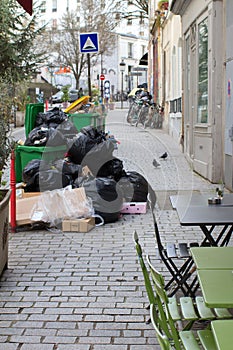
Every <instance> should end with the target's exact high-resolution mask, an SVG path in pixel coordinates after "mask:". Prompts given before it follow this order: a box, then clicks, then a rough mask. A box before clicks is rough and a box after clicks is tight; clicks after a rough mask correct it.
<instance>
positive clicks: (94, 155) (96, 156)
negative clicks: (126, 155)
mask: <svg viewBox="0 0 233 350" xmlns="http://www.w3.org/2000/svg"><path fill="white" fill-rule="evenodd" d="M113 151H114V144H113V142H112V141H109V140H107V141H104V142H102V143H99V144H96V145H94V146H93V147H92V148H91V150H90V151H89V152H87V153H86V155H85V157H84V158H83V159H82V166H88V168H89V169H90V170H91V172H92V174H93V175H94V176H96V175H97V173H98V172H99V170H100V168H101V167H103V165H104V164H105V163H106V162H108V161H109V160H111V159H112V158H113Z"/></svg>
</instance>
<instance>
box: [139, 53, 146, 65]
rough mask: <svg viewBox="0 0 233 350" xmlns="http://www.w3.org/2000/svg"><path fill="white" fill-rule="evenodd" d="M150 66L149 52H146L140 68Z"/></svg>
mask: <svg viewBox="0 0 233 350" xmlns="http://www.w3.org/2000/svg"><path fill="white" fill-rule="evenodd" d="M147 65H148V52H146V53H145V54H144V55H143V56H142V58H141V59H140V61H139V66H147Z"/></svg>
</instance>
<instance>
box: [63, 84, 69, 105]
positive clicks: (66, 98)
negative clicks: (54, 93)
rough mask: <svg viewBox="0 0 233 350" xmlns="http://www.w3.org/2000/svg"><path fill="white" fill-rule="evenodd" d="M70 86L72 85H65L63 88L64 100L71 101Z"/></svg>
mask: <svg viewBox="0 0 233 350" xmlns="http://www.w3.org/2000/svg"><path fill="white" fill-rule="evenodd" d="M69 87H70V85H65V86H63V87H62V89H61V91H62V92H63V96H62V101H63V102H67V101H69Z"/></svg>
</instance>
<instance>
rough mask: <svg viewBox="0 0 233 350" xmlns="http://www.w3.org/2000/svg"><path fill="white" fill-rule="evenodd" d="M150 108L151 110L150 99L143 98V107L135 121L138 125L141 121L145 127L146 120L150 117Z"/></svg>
mask: <svg viewBox="0 0 233 350" xmlns="http://www.w3.org/2000/svg"><path fill="white" fill-rule="evenodd" d="M149 110H150V101H149V100H148V99H147V100H143V104H142V107H141V109H140V111H139V114H138V119H137V121H136V123H135V126H138V124H139V123H141V124H142V125H143V127H144V128H145V122H146V120H147V119H148V115H149Z"/></svg>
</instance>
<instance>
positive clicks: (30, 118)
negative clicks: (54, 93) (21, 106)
mask: <svg viewBox="0 0 233 350" xmlns="http://www.w3.org/2000/svg"><path fill="white" fill-rule="evenodd" d="M39 112H44V104H43V103H29V104H27V105H26V113H25V135H26V137H28V134H29V132H30V131H31V130H33V129H34V128H35V122H36V116H37V114H38V113H39Z"/></svg>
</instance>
